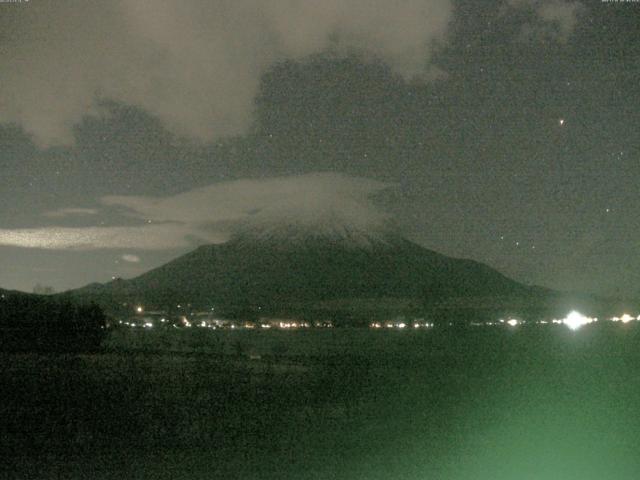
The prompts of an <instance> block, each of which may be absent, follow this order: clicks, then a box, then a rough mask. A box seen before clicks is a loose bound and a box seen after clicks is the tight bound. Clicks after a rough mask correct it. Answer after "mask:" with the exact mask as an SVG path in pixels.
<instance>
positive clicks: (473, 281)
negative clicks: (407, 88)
mask: <svg viewBox="0 0 640 480" xmlns="http://www.w3.org/2000/svg"><path fill="white" fill-rule="evenodd" d="M544 294H546V291H545V290H543V289H541V288H537V287H529V286H525V285H522V284H520V283H518V282H516V281H514V280H511V279H509V278H507V277H506V276H504V275H502V274H501V273H499V272H497V271H496V270H494V269H492V268H490V267H488V266H486V265H484V264H482V263H479V262H475V261H472V260H464V259H456V258H451V257H447V256H445V255H441V254H439V253H436V252H434V251H431V250H428V249H426V248H424V247H421V246H419V245H417V244H415V243H413V242H411V241H408V240H406V239H403V238H400V237H398V236H394V235H389V234H386V233H382V232H376V233H370V232H367V233H364V232H361V231H357V230H351V229H348V228H337V229H330V230H323V231H322V233H320V234H310V233H308V232H301V231H298V230H296V228H295V227H290V228H288V229H284V230H283V229H275V230H268V229H260V230H259V231H244V232H242V234H239V235H237V236H235V237H234V238H233V239H232V240H230V241H229V242H227V243H224V244H218V245H205V246H201V247H199V248H197V249H196V250H194V251H192V252H190V253H187V254H186V255H183V256H181V257H179V258H176V259H175V260H173V261H171V262H169V263H167V264H165V265H163V266H161V267H159V268H156V269H154V270H151V271H149V272H147V273H144V274H142V275H140V276H139V277H136V278H133V279H130V280H122V279H118V280H114V281H112V282H109V283H106V284H102V285H101V284H92V285H89V286H87V287H84V288H82V289H79V290H75V291H72V292H68V293H67V295H72V296H73V297H76V298H80V299H84V300H85V301H89V300H91V301H95V302H97V303H98V304H100V305H102V306H103V307H104V308H106V309H107V310H109V311H113V310H114V309H117V308H118V307H120V306H122V305H123V304H127V307H128V308H130V306H131V305H133V304H136V303H141V304H144V305H145V306H148V307H151V306H153V308H162V309H169V310H172V309H175V308H176V307H177V305H179V304H180V305H186V304H190V305H191V306H192V308H193V309H204V308H207V309H208V308H209V307H211V306H215V307H219V308H221V309H223V310H224V309H227V310H232V309H234V308H236V309H238V308H239V309H245V310H247V309H249V310H251V309H259V310H262V311H263V312H271V313H276V312H277V313H279V314H283V313H284V314H287V313H291V312H300V311H301V310H302V311H305V310H306V311H309V310H325V311H326V310H327V309H328V310H331V309H333V310H336V309H345V308H346V309H347V310H351V311H353V310H354V308H355V309H357V308H359V307H357V305H360V306H361V307H362V308H365V309H368V311H371V310H376V309H386V310H388V311H393V310H394V309H396V310H397V309H399V308H404V309H407V308H409V309H412V310H416V311H417V310H419V309H424V308H426V307H429V306H432V305H434V304H437V303H440V304H442V303H443V302H446V301H451V300H452V299H455V302H454V303H456V304H458V305H459V304H460V303H461V302H462V303H465V302H466V303H467V304H477V303H478V302H482V303H484V304H486V303H487V301H488V300H487V299H489V301H488V302H489V304H492V305H493V304H495V299H497V298H502V299H504V298H511V299H513V298H519V299H522V298H532V297H535V298H537V297H539V296H540V295H544ZM354 305H356V306H355V307H354Z"/></svg>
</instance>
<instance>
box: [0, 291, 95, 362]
mask: <svg viewBox="0 0 640 480" xmlns="http://www.w3.org/2000/svg"><path fill="white" fill-rule="evenodd" d="M105 322H106V318H105V316H104V313H103V312H102V310H101V309H100V308H99V307H98V306H97V305H79V304H77V303H74V302H71V301H69V299H65V298H64V297H62V298H55V297H53V296H51V295H35V294H29V293H22V292H16V291H9V290H2V289H0V350H1V351H16V350H18V351H33V350H37V351H42V350H46V351H52V350H55V351H61V350H62V351H78V350H82V351H87V350H95V349H97V348H99V345H100V342H101V340H102V337H103V335H104V328H105V326H106V323H105Z"/></svg>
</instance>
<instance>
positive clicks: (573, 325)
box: [561, 310, 598, 330]
mask: <svg viewBox="0 0 640 480" xmlns="http://www.w3.org/2000/svg"><path fill="white" fill-rule="evenodd" d="M597 321H598V319H597V318H591V317H586V316H584V315H582V314H581V313H580V312H576V311H575V310H574V311H572V312H571V313H569V315H567V316H566V317H565V318H563V319H562V320H561V322H562V324H564V325H566V326H567V327H569V328H570V329H571V330H577V329H579V328H580V327H583V326H585V325H588V324H590V323H593V322H597Z"/></svg>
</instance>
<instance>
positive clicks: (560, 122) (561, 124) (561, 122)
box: [558, 118, 564, 126]
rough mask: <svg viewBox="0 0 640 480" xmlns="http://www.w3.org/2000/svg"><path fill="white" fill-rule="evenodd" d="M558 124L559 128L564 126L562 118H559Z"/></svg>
mask: <svg viewBox="0 0 640 480" xmlns="http://www.w3.org/2000/svg"><path fill="white" fill-rule="evenodd" d="M558 123H559V124H560V126H563V125H564V118H561V119H560V120H558Z"/></svg>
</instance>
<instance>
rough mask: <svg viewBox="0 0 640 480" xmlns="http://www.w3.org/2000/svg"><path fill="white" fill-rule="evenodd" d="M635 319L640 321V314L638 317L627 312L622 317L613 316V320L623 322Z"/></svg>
mask: <svg viewBox="0 0 640 480" xmlns="http://www.w3.org/2000/svg"><path fill="white" fill-rule="evenodd" d="M634 320H637V321H640V315H638V316H637V317H632V316H631V315H629V314H628V313H625V314H624V315H622V316H621V317H613V318H611V321H612V322H622V323H629V322H633V321H634Z"/></svg>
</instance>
